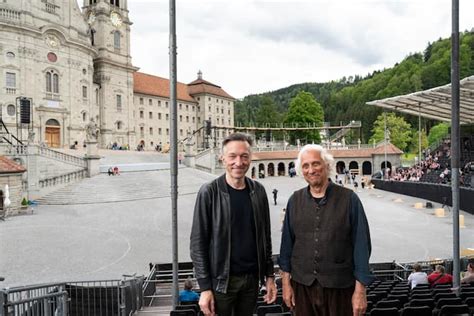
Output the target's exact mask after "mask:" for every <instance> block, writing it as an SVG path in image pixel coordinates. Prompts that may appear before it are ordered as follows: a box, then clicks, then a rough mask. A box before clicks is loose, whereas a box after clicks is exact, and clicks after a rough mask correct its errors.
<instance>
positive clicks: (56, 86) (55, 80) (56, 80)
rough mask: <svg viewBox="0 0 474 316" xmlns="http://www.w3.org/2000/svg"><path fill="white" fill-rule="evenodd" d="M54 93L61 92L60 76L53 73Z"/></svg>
mask: <svg viewBox="0 0 474 316" xmlns="http://www.w3.org/2000/svg"><path fill="white" fill-rule="evenodd" d="M53 93H59V76H58V74H53Z"/></svg>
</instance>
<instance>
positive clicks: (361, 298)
mask: <svg viewBox="0 0 474 316" xmlns="http://www.w3.org/2000/svg"><path fill="white" fill-rule="evenodd" d="M366 309H367V296H366V293H365V286H364V285H363V284H362V283H360V282H359V281H357V280H356V284H355V289H354V293H353V294H352V314H353V315H354V316H360V315H365V311H366Z"/></svg>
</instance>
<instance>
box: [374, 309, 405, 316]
mask: <svg viewBox="0 0 474 316" xmlns="http://www.w3.org/2000/svg"><path fill="white" fill-rule="evenodd" d="M369 315H370V316H399V313H398V309H397V308H396V307H391V308H373V309H372V310H371V311H370V313H369Z"/></svg>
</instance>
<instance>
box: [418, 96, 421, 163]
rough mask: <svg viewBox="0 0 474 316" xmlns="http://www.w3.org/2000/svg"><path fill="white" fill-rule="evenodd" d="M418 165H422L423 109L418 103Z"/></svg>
mask: <svg viewBox="0 0 474 316" xmlns="http://www.w3.org/2000/svg"><path fill="white" fill-rule="evenodd" d="M418 165H420V166H421V109H420V106H419V105H418Z"/></svg>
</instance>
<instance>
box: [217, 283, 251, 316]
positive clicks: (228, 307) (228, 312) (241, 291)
mask: <svg viewBox="0 0 474 316" xmlns="http://www.w3.org/2000/svg"><path fill="white" fill-rule="evenodd" d="M257 297H258V278H257V277H256V276H254V275H252V274H246V275H242V276H230V277H229V284H228V287H227V293H219V292H214V299H215V304H216V306H215V307H216V312H217V315H218V316H252V315H253V312H254V311H255V306H256V305H257Z"/></svg>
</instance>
